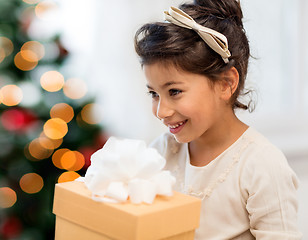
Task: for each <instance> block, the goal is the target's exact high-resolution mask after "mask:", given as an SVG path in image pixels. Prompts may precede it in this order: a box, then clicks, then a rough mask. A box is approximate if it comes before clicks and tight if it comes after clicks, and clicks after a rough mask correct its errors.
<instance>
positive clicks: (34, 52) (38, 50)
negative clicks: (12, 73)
mask: <svg viewBox="0 0 308 240" xmlns="http://www.w3.org/2000/svg"><path fill="white" fill-rule="evenodd" d="M20 52H21V54H22V56H23V58H24V59H26V60H28V61H30V62H31V61H32V62H37V61H39V60H41V59H42V58H43V57H44V55H45V48H44V46H43V44H41V43H39V42H37V41H28V42H26V43H24V44H23V45H22V47H21V51H20Z"/></svg>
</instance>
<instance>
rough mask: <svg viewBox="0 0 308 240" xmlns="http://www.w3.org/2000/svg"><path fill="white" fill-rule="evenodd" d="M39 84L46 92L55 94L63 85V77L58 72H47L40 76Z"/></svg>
mask: <svg viewBox="0 0 308 240" xmlns="http://www.w3.org/2000/svg"><path fill="white" fill-rule="evenodd" d="M40 82H41V86H42V88H43V89H45V90H46V91H48V92H57V91H59V90H60V89H61V88H62V87H63V85H64V77H63V75H62V74H61V73H59V72H58V71H48V72H45V73H44V74H43V75H42V76H41V79H40Z"/></svg>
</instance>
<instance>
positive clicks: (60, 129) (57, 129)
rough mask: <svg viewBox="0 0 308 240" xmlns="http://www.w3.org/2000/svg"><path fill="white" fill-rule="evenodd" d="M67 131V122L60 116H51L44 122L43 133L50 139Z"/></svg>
mask: <svg viewBox="0 0 308 240" xmlns="http://www.w3.org/2000/svg"><path fill="white" fill-rule="evenodd" d="M67 132H68V127H67V124H66V122H65V121H64V120H62V119H61V118H51V119H49V120H48V121H47V122H46V123H45V124H44V134H45V135H46V136H47V137H49V138H50V139H60V138H63V137H64V136H65V135H66V134H67Z"/></svg>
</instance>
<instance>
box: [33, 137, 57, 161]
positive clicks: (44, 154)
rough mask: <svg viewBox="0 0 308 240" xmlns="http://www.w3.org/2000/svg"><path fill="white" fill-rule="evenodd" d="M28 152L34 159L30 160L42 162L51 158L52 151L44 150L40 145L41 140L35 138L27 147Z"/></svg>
mask: <svg viewBox="0 0 308 240" xmlns="http://www.w3.org/2000/svg"><path fill="white" fill-rule="evenodd" d="M45 144H46V143H45ZM28 151H29V153H30V155H31V157H33V158H34V159H32V160H42V159H46V158H48V157H50V156H51V154H52V153H53V149H48V148H45V147H44V146H43V145H42V140H41V139H40V138H35V139H34V140H32V141H31V142H30V144H29V146H28Z"/></svg>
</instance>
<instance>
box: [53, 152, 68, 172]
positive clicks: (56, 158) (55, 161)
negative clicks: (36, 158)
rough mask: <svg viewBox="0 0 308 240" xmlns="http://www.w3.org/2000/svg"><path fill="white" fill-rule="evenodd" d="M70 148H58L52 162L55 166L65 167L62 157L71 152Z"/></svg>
mask: <svg viewBox="0 0 308 240" xmlns="http://www.w3.org/2000/svg"><path fill="white" fill-rule="evenodd" d="M69 151H70V150H69V149H67V148H61V149H58V150H57V151H55V152H54V154H53V155H52V162H53V165H55V167H57V168H59V169H63V167H62V163H61V159H62V156H63V155H64V154H65V153H66V152H69Z"/></svg>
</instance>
